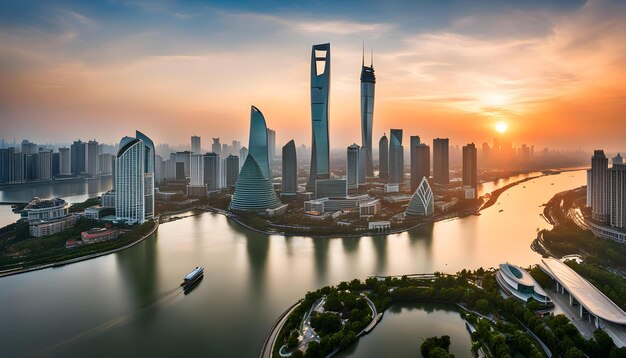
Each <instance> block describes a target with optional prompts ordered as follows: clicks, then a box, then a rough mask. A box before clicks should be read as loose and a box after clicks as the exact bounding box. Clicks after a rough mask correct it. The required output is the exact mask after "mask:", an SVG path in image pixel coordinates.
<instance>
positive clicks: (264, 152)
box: [244, 106, 272, 180]
mask: <svg viewBox="0 0 626 358" xmlns="http://www.w3.org/2000/svg"><path fill="white" fill-rule="evenodd" d="M248 150H249V152H248V155H251V156H253V157H254V160H255V161H256V163H257V164H258V166H259V168H261V172H262V173H263V175H264V176H265V177H266V178H267V179H268V180H272V178H271V177H270V164H269V163H270V162H269V158H268V156H269V150H268V140H267V124H266V123H265V117H263V113H261V111H259V109H258V108H256V107H255V106H251V109H250V140H249V143H248ZM244 164H245V163H244Z"/></svg>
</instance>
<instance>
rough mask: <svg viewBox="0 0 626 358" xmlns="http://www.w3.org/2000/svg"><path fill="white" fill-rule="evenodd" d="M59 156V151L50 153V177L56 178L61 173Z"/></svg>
mask: <svg viewBox="0 0 626 358" xmlns="http://www.w3.org/2000/svg"><path fill="white" fill-rule="evenodd" d="M60 160H61V156H60V154H59V153H52V177H53V178H56V177H58V176H59V174H61V164H60Z"/></svg>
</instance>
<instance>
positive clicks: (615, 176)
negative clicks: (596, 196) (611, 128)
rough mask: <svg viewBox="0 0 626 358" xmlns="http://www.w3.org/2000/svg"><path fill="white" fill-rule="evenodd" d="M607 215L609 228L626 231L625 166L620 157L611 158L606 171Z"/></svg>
mask: <svg viewBox="0 0 626 358" xmlns="http://www.w3.org/2000/svg"><path fill="white" fill-rule="evenodd" d="M607 190H608V209H609V210H608V214H609V223H610V224H611V226H613V227H616V228H619V229H626V164H624V160H623V159H622V156H621V155H619V154H617V156H616V157H615V158H613V166H612V167H611V169H609V170H608V188H607Z"/></svg>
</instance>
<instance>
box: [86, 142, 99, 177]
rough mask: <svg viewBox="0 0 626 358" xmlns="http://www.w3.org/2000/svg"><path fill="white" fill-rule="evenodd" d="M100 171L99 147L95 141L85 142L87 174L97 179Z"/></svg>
mask: <svg viewBox="0 0 626 358" xmlns="http://www.w3.org/2000/svg"><path fill="white" fill-rule="evenodd" d="M99 170H100V146H99V145H98V142H97V141H95V140H90V141H89V142H87V174H89V176H90V177H97V176H98V171H99Z"/></svg>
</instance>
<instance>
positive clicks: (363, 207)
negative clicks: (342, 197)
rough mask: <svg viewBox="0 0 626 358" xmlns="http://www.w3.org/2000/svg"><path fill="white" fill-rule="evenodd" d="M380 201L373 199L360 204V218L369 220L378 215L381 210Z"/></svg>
mask: <svg viewBox="0 0 626 358" xmlns="http://www.w3.org/2000/svg"><path fill="white" fill-rule="evenodd" d="M381 207H382V206H381V204H380V199H371V200H369V201H366V202H363V203H359V217H360V218H369V217H372V216H375V215H377V214H378V213H379V212H380V209H381Z"/></svg>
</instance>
